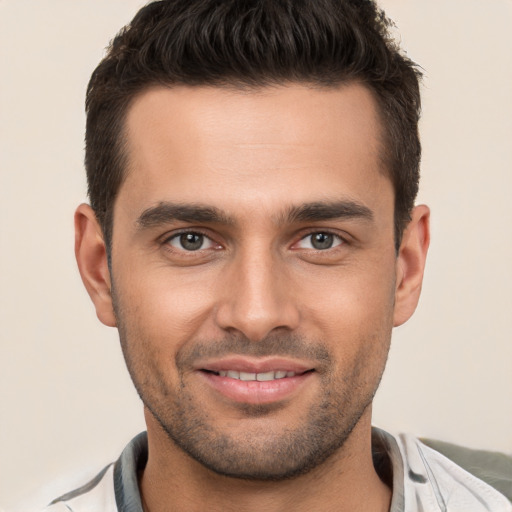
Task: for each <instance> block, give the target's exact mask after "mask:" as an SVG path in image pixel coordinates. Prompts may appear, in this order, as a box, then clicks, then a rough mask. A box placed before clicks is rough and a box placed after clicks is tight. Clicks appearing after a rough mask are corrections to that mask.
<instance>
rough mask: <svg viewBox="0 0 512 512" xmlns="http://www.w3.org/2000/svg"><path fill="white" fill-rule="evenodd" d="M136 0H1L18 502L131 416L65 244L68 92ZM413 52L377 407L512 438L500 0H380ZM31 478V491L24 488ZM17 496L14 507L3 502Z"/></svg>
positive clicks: (125, 381)
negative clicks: (413, 227) (418, 224)
mask: <svg viewBox="0 0 512 512" xmlns="http://www.w3.org/2000/svg"><path fill="white" fill-rule="evenodd" d="M142 3H143V2H141V1H140V0H74V1H73V2H71V1H69V0H0V151H1V162H0V165H1V182H0V228H1V238H0V272H1V274H0V275H1V277H0V336H1V345H0V413H1V417H0V507H1V506H3V507H4V508H6V509H8V510H13V511H15V510H22V509H23V510H25V511H26V510H27V508H28V506H29V505H36V504H42V503H45V502H47V501H48V500H49V499H50V498H52V497H55V496H56V495H58V494H59V493H62V492H64V491H67V490H69V489H70V488H71V486H72V485H74V483H75V482H76V481H77V480H78V481H79V480H80V479H81V478H82V477H83V476H87V475H90V474H93V473H94V472H96V471H97V470H99V469H101V468H102V467H103V466H104V465H105V464H106V463H108V462H109V461H111V460H113V459H115V458H116V457H117V456H118V454H119V452H120V450H121V448H122V447H123V446H124V445H125V443H126V442H127V441H128V440H129V439H130V438H131V437H132V436H133V435H134V434H136V433H137V432H138V431H139V430H141V429H142V428H143V421H142V411H141V404H140V402H139V399H138V398H137V396H136V394H135V392H134V391H133V389H132V386H131V383H130V381H129V378H128V376H127V373H126V371H125V369H124V363H123V361H122V357H121V353H120V350H119V347H118V343H117V336H116V332H115V331H114V330H111V329H108V328H106V327H103V326H102V325H100V324H99V323H98V321H97V320H96V318H95V314H94V312H93V308H92V306H91V305H90V303H89V299H88V297H87V296H86V294H85V291H84V290H83V289H82V285H81V282H80V279H79V276H78V272H77V270H76V269H75V263H74V259H73V251H72V245H73V232H72V216H73V210H74V208H75V206H76V205H77V204H78V203H79V202H81V201H83V200H84V199H85V179H84V172H83V168H82V158H83V152H82V148H83V128H84V115H83V98H84V90H85V87H86V83H87V80H88V77H89V75H90V73H91V71H92V70H93V68H94V66H95V65H96V63H97V62H98V61H99V59H100V57H101V55H102V52H103V48H104V46H105V45H106V44H107V42H108V40H109V39H110V37H112V36H113V34H114V33H115V31H116V30H117V29H118V28H120V27H121V25H123V24H124V23H126V22H127V21H129V20H130V19H131V17H132V16H133V14H134V13H135V11H136V9H137V8H138V7H139V6H141V5H142ZM382 4H383V5H384V6H385V7H387V9H388V14H390V15H391V16H392V17H393V18H394V19H395V21H396V22H397V24H398V26H399V30H400V33H401V37H402V41H403V44H404V46H405V48H406V49H407V51H408V53H409V55H410V56H411V57H412V58H413V59H415V60H417V61H418V62H419V63H420V64H421V65H422V66H423V67H424V69H425V72H426V78H425V84H424V95H423V97H424V118H423V122H422V125H421V130H422V136H423V145H424V159H423V182H422V193H421V196H420V200H421V201H423V202H426V203H428V204H429V205H430V206H431V207H432V211H433V219H432V229H433V240H432V247H431V253H430V258H429V262H428V270H427V273H426V277H425V285H424V294H423V298H422V301H421V303H420V307H419V309H418V311H417V314H416V316H415V317H414V318H413V319H412V320H411V321H410V322H409V323H408V324H407V325H406V326H404V327H402V328H400V329H398V330H397V331H396V332H395V336H394V343H393V349H392V354H391V358H390V363H389V367H388V369H387V371H386V375H385V378H384V382H383V384H382V388H381V390H380V391H379V393H378V396H377V400H376V405H375V423H376V424H378V425H380V426H383V427H385V428H388V429H391V430H402V431H409V432H413V433H416V434H418V435H424V436H431V437H436V438H441V439H445V440H448V441H453V442H457V443H460V444H465V445H469V446H473V447H482V448H488V449H495V450H504V451H508V452H512V406H511V396H512V393H511V391H512V371H511V369H512V242H511V224H512V198H511V190H512V169H511V163H512V100H511V95H512V62H511V55H512V51H511V50H512V34H511V32H512V31H511V30H510V27H511V26H512V0H492V1H489V0H385V1H383V2H382ZM29 496H32V498H29ZM16 503H18V504H19V505H18V507H16V506H15V504H16Z"/></svg>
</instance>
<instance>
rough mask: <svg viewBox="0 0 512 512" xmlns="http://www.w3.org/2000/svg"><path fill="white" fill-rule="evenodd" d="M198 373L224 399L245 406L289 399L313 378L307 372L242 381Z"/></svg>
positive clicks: (311, 374) (203, 372)
mask: <svg viewBox="0 0 512 512" xmlns="http://www.w3.org/2000/svg"><path fill="white" fill-rule="evenodd" d="M199 373H200V374H201V375H202V376H203V378H204V379H205V380H206V381H207V382H208V384H209V385H210V386H211V387H212V388H213V389H215V390H216V391H218V392H219V393H220V394H222V395H224V396H225V397H226V398H228V399H230V400H233V401H235V402H241V403H246V404H269V403H273V402H279V401H281V400H285V399H287V398H290V397H291V396H292V395H293V394H294V393H296V392H297V391H298V390H299V389H300V388H302V387H303V386H304V385H305V384H306V383H307V382H308V381H309V380H310V379H311V378H312V376H313V372H307V373H303V374H302V375H295V377H285V378H283V379H274V380H268V381H257V380H249V381H243V380H238V379H231V378H229V377H221V376H220V375H217V374H215V373H210V372H205V371H200V372H199Z"/></svg>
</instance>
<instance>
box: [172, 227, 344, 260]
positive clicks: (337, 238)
mask: <svg viewBox="0 0 512 512" xmlns="http://www.w3.org/2000/svg"><path fill="white" fill-rule="evenodd" d="M183 235H199V236H202V237H203V238H204V239H205V240H209V241H210V243H211V244H213V245H216V248H217V249H219V248H222V246H221V244H219V243H217V242H215V240H214V239H213V237H211V236H210V235H209V234H207V233H205V232H204V231H202V230H201V229H184V230H181V231H179V232H177V233H173V234H172V235H170V236H167V237H165V238H164V239H163V240H162V245H165V246H166V247H167V249H168V250H177V251H179V252H181V253H184V254H187V253H188V254H190V255H192V254H194V253H200V252H201V251H204V250H207V249H210V247H208V248H206V249H202V248H199V249H196V250H187V249H185V248H184V247H183V246H182V247H181V249H180V248H177V247H173V246H172V245H171V243H170V242H171V241H173V240H176V239H179V237H181V236H183ZM313 235H327V236H331V237H333V238H334V239H335V240H334V242H333V243H335V244H336V245H333V246H332V247H326V248H324V249H317V248H315V247H310V248H303V247H296V248H295V250H301V249H302V250H311V251H315V252H318V253H321V252H326V251H328V250H331V249H336V248H337V247H339V246H343V245H347V244H348V241H347V239H346V238H344V237H342V236H341V235H339V234H338V233H333V232H332V231H329V230H312V231H310V232H309V233H306V234H305V235H303V236H301V238H299V240H298V241H296V242H294V243H293V245H292V248H293V247H294V246H297V245H298V244H300V243H301V242H303V241H304V240H306V239H307V238H309V237H312V236H313ZM336 241H338V243H336ZM203 243H204V240H203ZM312 244H313V243H312V242H311V245H312Z"/></svg>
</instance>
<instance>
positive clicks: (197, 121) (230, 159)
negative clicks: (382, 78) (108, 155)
mask: <svg viewBox="0 0 512 512" xmlns="http://www.w3.org/2000/svg"><path fill="white" fill-rule="evenodd" d="M380 132H381V129H380V124H379V119H378V114H377V108H376V103H375V101H374V98H373V96H372V94H371V93H370V92H369V91H368V90H367V89H366V88H365V87H363V86H362V85H359V84H349V85H344V86H341V87H338V88H309V87H305V86H301V85H289V86H279V87H265V88H261V89H257V90H249V91H247V90H234V89H227V88H217V87H185V86H183V87H174V88H163V87H161V88H153V89H150V90H148V91H145V92H144V93H142V94H141V95H140V96H138V97H137V98H136V99H135V100H134V102H133V104H132V106H131V107H130V109H129V112H128V115H127V120H126V137H127V148H128V149H127V151H128V162H129V164H128V172H127V177H126V179H125V182H124V183H123V185H122V187H121V190H120V195H123V194H130V196H131V199H132V204H134V205H135V204H138V202H145V203H146V204H145V205H144V207H149V206H151V204H149V203H151V202H153V203H154V202H156V201H158V200H174V201H176V200H179V201H182V202H202V203H209V202H219V201H221V200H224V202H225V203H226V202H227V201H228V199H229V200H230V205H231V206H233V207H243V206H244V205H245V206H247V207H249V208H250V207H251V201H252V202H258V203H259V204H265V203H269V204H271V202H272V201H281V203H282V202H283V201H284V200H286V201H288V202H290V203H301V202H305V201H307V202H310V201H312V200H313V201H315V200H325V199H329V200H330V199H334V200H336V199H339V197H326V196H329V195H333V194H334V195H336V194H337V195H338V196H339V194H342V195H346V196H347V197H349V198H352V199H358V200H360V201H361V199H362V198H361V197H359V198H358V197H354V196H357V194H358V193H360V192H364V193H369V194H370V195H371V194H375V193H377V192H378V190H380V189H381V188H382V184H383V182H386V183H387V185H388V186H390V184H389V180H388V179H387V178H386V177H385V174H384V172H383V170H382V164H381V158H380V153H381V149H380V148H381V141H380V139H381V136H380ZM340 180H341V182H343V183H341V182H340ZM336 187H338V191H337V192H333V190H331V189H336ZM342 189H343V190H342ZM220 194H222V197H220ZM176 195H178V196H179V197H175V196H176ZM164 196H169V197H164ZM362 202H364V199H363V200H362ZM226 206H229V205H227V203H226ZM141 207H142V205H141Z"/></svg>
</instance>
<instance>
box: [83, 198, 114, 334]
mask: <svg viewBox="0 0 512 512" xmlns="http://www.w3.org/2000/svg"><path fill="white" fill-rule="evenodd" d="M75 256H76V261H77V263H78V269H79V270H80V276H81V277H82V281H83V283H84V285H85V288H86V289H87V292H88V293H89V296H90V297H91V300H92V301H93V303H94V306H95V308H96V315H97V316H98V318H99V319H100V321H101V322H102V323H104V324H105V325H107V326H109V327H115V326H116V319H115V315H114V308H113V305H112V295H111V293H110V291H111V282H110V272H109V269H108V262H107V249H106V246H105V241H104V239H103V232H102V229H101V227H100V225H99V224H98V221H97V219H96V215H95V213H94V211H93V210H92V208H91V207H90V206H89V205H88V204H81V205H80V206H79V207H78V208H77V210H76V212H75Z"/></svg>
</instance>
